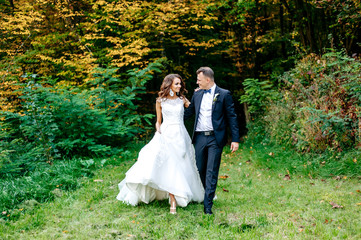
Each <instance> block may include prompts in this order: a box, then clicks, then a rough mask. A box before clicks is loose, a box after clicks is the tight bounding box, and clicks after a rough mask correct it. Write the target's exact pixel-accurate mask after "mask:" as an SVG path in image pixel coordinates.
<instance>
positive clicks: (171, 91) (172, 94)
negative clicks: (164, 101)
mask: <svg viewBox="0 0 361 240" xmlns="http://www.w3.org/2000/svg"><path fill="white" fill-rule="evenodd" d="M169 95H170V96H171V97H173V96H174V92H173V90H172V89H171V90H170V91H169Z"/></svg>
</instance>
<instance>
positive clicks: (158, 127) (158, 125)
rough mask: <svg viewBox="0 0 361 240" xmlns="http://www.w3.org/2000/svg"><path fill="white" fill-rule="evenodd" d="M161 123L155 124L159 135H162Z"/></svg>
mask: <svg viewBox="0 0 361 240" xmlns="http://www.w3.org/2000/svg"><path fill="white" fill-rule="evenodd" d="M160 125H161V124H160V123H159V122H157V123H156V124H155V129H156V130H157V132H159V133H161V132H160Z"/></svg>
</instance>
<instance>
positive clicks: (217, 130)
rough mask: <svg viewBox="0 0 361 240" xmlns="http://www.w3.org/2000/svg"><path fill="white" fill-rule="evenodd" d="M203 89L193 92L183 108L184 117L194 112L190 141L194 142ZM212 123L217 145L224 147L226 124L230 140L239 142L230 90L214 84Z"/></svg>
mask: <svg viewBox="0 0 361 240" xmlns="http://www.w3.org/2000/svg"><path fill="white" fill-rule="evenodd" d="M203 94H204V91H203V90H199V91H196V92H194V95H193V97H192V100H191V103H190V105H189V107H188V108H186V109H185V112H184V119H185V120H186V119H188V118H190V117H191V116H193V115H194V114H195V116H196V117H195V123H194V128H193V135H192V142H193V143H194V132H195V130H196V127H197V122H198V116H199V110H200V107H201V102H202V97H203ZM212 124H213V131H214V135H215V138H216V141H217V144H218V146H220V147H224V145H226V143H227V125H228V126H229V128H230V130H231V135H232V142H239V129H238V122H237V115H236V113H235V110H234V103H233V99H232V96H231V93H230V91H228V90H226V89H223V88H220V87H218V86H216V89H215V91H214V97H213V102H212Z"/></svg>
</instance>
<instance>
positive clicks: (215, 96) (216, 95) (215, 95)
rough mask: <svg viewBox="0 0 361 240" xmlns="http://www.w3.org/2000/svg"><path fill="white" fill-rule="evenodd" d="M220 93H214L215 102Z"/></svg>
mask: <svg viewBox="0 0 361 240" xmlns="http://www.w3.org/2000/svg"><path fill="white" fill-rule="evenodd" d="M218 95H219V93H216V94H214V98H213V104H214V103H215V102H216V101H217V99H218Z"/></svg>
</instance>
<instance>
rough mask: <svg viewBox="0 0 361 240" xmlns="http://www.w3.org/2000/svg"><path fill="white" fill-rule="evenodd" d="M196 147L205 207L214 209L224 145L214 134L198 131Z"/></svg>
mask: <svg viewBox="0 0 361 240" xmlns="http://www.w3.org/2000/svg"><path fill="white" fill-rule="evenodd" d="M194 148H195V153H196V163H197V168H198V171H199V175H200V178H201V181H202V184H203V187H204V190H205V194H204V209H209V210H211V209H212V206H213V198H214V195H215V192H216V188H217V181H218V172H219V167H220V164H221V156H222V150H223V147H219V146H218V144H217V142H216V138H215V136H214V134H212V135H204V134H203V132H196V134H195V141H194Z"/></svg>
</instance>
